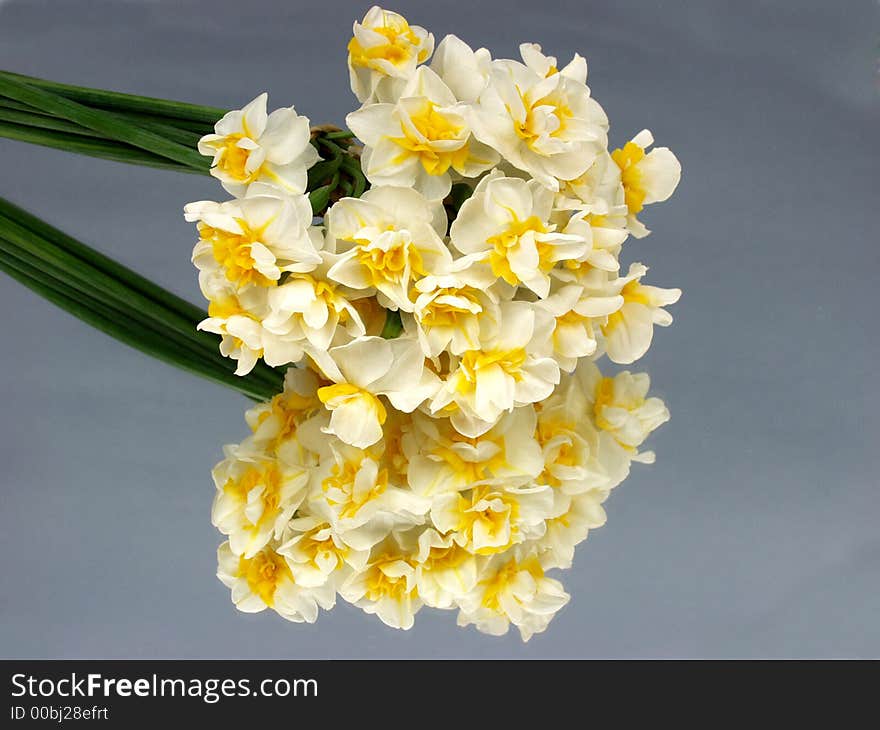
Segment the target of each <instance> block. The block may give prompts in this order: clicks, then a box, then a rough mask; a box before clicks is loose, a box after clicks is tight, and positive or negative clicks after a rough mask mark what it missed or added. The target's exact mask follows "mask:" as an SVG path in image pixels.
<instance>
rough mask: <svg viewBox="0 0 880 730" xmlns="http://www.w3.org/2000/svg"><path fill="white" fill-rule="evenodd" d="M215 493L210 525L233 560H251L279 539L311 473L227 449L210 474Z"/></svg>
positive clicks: (243, 448) (244, 448) (240, 449)
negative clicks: (224, 540)
mask: <svg viewBox="0 0 880 730" xmlns="http://www.w3.org/2000/svg"><path fill="white" fill-rule="evenodd" d="M213 477H214V484H215V485H216V487H217V493H216V496H215V497H214V506H213V508H212V511H211V521H212V522H213V524H214V526H215V527H216V528H217V529H218V530H220V532H222V533H223V534H224V535H228V536H229V547H230V549H231V550H232V552H234V553H235V554H236V555H243V556H244V557H246V558H252V557H253V556H254V555H255V554H256V553H257V552H258V551H259V550H262V549H263V548H264V547H265V546H266V544H267V543H268V542H269V540H270V539H273V538H274V539H276V540H277V539H279V538H280V537H281V535H282V533H283V532H284V529H285V528H286V527H287V523H288V522H290V518H291V517H293V513H294V512H295V511H296V508H297V507H299V505H300V504H301V503H302V501H303V499H304V498H305V495H306V486H307V484H308V481H309V473H308V471H307V470H306V469H305V468H291V467H289V466H285V465H282V464H279V462H278V461H276V460H275V459H271V458H269V459H266V458H262V456H261V454H260V453H259V452H253V451H252V450H251V449H249V448H247V446H240V447H238V448H233V447H227V449H226V459H224V460H223V461H221V462H220V463H219V464H218V465H217V466H216V467H214V471H213Z"/></svg>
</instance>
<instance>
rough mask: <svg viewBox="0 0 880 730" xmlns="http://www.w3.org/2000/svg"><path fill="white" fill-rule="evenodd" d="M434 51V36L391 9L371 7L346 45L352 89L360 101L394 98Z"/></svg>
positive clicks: (367, 101) (356, 25) (356, 24)
mask: <svg viewBox="0 0 880 730" xmlns="http://www.w3.org/2000/svg"><path fill="white" fill-rule="evenodd" d="M433 50H434V36H433V35H431V34H430V33H428V31H426V30H425V29H424V28H421V27H419V26H418V25H410V24H409V23H408V22H407V21H406V18H404V17H403V16H402V15H399V14H398V13H393V12H391V11H390V10H383V9H382V8H380V7H378V6H375V5H374V6H373V7H372V8H370V9H369V10H368V11H367V14H366V15H365V16H364V19H363V20H362V21H361V22H360V23H355V24H354V37H353V38H352V39H351V41H349V44H348V70H349V75H350V79H351V90H352V91H353V92H354V95H355V96H356V97H357V98H358V101H360V102H361V103H364V104H367V103H371V102H376V101H380V102H385V101H396V100H397V98H398V97H399V96H400V91H401V90H402V88H403V87H404V86H405V85H406V81H407V79H409V78H410V77H411V76H412V75H413V73H415V70H416V66H418V64H420V63H424V62H425V61H427V60H428V59H429V58H430V56H431V53H432V51H433Z"/></svg>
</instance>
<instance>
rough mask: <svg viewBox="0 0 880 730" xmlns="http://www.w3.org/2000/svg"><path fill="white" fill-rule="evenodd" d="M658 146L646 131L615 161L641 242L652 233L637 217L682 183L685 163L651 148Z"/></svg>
mask: <svg viewBox="0 0 880 730" xmlns="http://www.w3.org/2000/svg"><path fill="white" fill-rule="evenodd" d="M652 144H654V135H653V134H651V132H649V131H648V130H647V129H643V130H642V131H641V132H639V133H638V134H637V135H636V136H635V137H633V138H632V140H630V141H629V142H627V143H626V144H625V145H624V146H623V147H622V148H620V149H616V150H614V152H612V153H611V157H612V159H613V160H614V162H615V163H616V164H617V166H618V167H619V168H620V177H621V182H622V183H623V189H624V191H625V196H626V207H627V208H628V210H629V219H628V222H629V229H630V232H631V233H632V234H633V235H634V236H636V237H637V238H642V237H643V236H647V235H648V232H649V231H648V229H647V228H645V226H644V225H642V223H641V222H640V221H639V220H638V218H637V217H636V216H637V215H638V214H639V213H640V212H641V211H642V208H644V207H645V206H646V205H649V204H650V203H659V202H662V201H664V200H667V199H668V198H669V196H670V195H672V193H673V192H675V188H676V187H678V181H679V180H680V179H681V163H680V162H679V161H678V158H677V157H676V156H675V155H674V154H673V153H672V151H671V150H670V149H669V148H668V147H655V148H654V149H653V150H651V151H650V152H647V151H646V150H647V148H648V147H650V146H651V145H652Z"/></svg>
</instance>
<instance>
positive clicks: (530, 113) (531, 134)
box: [507, 73, 574, 149]
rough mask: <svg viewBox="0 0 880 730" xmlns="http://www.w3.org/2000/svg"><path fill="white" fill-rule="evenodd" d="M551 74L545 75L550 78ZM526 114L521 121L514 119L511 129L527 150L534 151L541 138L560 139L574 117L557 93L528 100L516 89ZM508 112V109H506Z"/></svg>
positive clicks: (527, 96)
mask: <svg viewBox="0 0 880 730" xmlns="http://www.w3.org/2000/svg"><path fill="white" fill-rule="evenodd" d="M550 75H551V74H549V73H548V74H547V76H550ZM517 91H518V92H519V96H520V99H521V100H522V104H523V107H524V108H525V111H526V114H525V117H524V118H523V119H514V124H513V129H514V131H515V132H516V135H517V137H519V138H520V139H521V140H523V141H524V142H525V143H526V145H528V147H529V149H534V148H535V147H536V145H537V144H538V142H539V141H540V139H541V137H542V136H545V135H546V136H548V137H561V136H562V135H563V134H564V133H565V131H566V127H567V125H568V122H569V120H570V119H571V118H572V117H573V116H574V114H573V113H572V111H571V107H569V106H568V103H567V102H566V100H565V99H564V98H563V97H562V96H561V95H560V94H559V93H558V92H553V93H551V94H549V95H547V96H545V97H542V98H540V99H530V98H529V95H528V93H526V94H523V93H522V91H520V90H519V87H517ZM507 111H508V112H510V111H511V110H510V107H509V106H508V107H507Z"/></svg>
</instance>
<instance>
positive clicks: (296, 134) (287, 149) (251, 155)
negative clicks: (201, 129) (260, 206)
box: [199, 94, 318, 198]
mask: <svg viewBox="0 0 880 730" xmlns="http://www.w3.org/2000/svg"><path fill="white" fill-rule="evenodd" d="M267 99H268V95H267V94H260V95H259V96H258V97H257V98H256V99H254V100H253V101H252V102H251V103H250V104H248V105H247V106H245V107H244V108H243V109H239V110H236V111H231V112H227V114H226V115H225V116H224V117H223V118H222V119H221V120H220V121H219V122H217V124H215V125H214V134H206V135H205V136H204V137H202V138H201V139H200V140H199V152H201V153H202V154H203V155H209V156H212V157H213V158H214V161H213V163H212V167H211V174H212V175H213V176H214V177H216V178H217V179H218V180H220V182H221V183H222V185H223V187H224V188H225V189H226V191H227V192H229V194H230V195H233V196H235V197H237V198H243V197H244V196H245V194H246V193H247V192H248V189H249V188H250V186H251V185H254V184H258V186H259V187H260V188H264V189H266V188H268V189H277V190H278V191H279V192H281V193H287V194H291V195H297V194H300V193H303V192H305V189H306V182H307V172H308V169H309V168H310V167H311V166H312V165H314V164H315V163H316V162H317V161H318V152H317V150H316V149H315V148H314V147H313V146H312V145H311V144H310V139H311V137H310V134H311V133H310V131H309V120H308V119H307V118H306V117H301V116H299V115H298V114H297V113H296V110H295V109H294V108H293V107H288V108H286V109H276V110H275V111H273V112H272V113H271V114H267V112H266V102H267Z"/></svg>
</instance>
